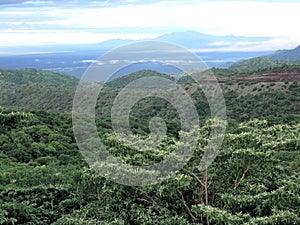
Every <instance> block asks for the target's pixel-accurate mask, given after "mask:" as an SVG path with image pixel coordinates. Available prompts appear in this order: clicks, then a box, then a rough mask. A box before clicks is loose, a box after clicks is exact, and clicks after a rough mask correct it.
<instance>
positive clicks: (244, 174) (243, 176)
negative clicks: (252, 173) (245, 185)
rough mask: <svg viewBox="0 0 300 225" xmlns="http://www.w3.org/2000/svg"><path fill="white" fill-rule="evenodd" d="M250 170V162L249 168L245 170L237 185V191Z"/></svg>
mask: <svg viewBox="0 0 300 225" xmlns="http://www.w3.org/2000/svg"><path fill="white" fill-rule="evenodd" d="M249 169H250V162H249V163H248V165H247V167H246V168H245V170H244V172H243V174H242V176H241V179H240V180H239V181H238V182H237V183H236V184H235V186H234V190H236V189H237V188H238V187H239V186H240V184H241V182H242V180H243V179H244V178H245V176H246V173H247V172H248V170H249Z"/></svg>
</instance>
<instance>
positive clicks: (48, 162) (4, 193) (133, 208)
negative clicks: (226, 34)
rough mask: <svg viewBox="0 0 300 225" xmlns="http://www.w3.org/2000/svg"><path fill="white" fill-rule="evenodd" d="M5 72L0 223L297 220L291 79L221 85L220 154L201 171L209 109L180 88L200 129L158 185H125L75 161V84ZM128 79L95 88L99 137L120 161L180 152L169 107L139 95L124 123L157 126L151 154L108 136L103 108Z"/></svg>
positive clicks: (299, 146)
mask: <svg viewBox="0 0 300 225" xmlns="http://www.w3.org/2000/svg"><path fill="white" fill-rule="evenodd" d="M25 71H28V70H25ZM7 73H8V72H7V71H5V70H3V71H2V78H0V85H2V86H1V90H0V92H1V103H0V105H2V106H4V107H5V108H3V107H1V108H0V162H1V163H0V167H1V169H0V171H1V173H0V196H1V197H0V224H28V225H29V224H54V225H56V224H69V225H73V224H78V225H79V224H107V225H111V224H120V225H121V224H134V225H135V224H136V225H140V224H144V225H146V224H149V225H150V224H151V225H152V224H162V225H167V224H168V225H173V224H178V225H181V224H186V225H189V224H190V225H196V224H199V225H200V224H220V225H221V224H229V225H231V224H236V225H239V224H249V225H250V224H270V225H273V224H278V225H279V224H286V225H291V224H295V225H297V224H299V223H300V210H299V209H300V185H299V183H300V182H299V175H300V154H299V150H300V141H299V140H300V115H299V111H300V101H299V100H300V99H299V98H300V96H299V83H298V82H297V80H293V81H286V80H280V81H278V82H266V81H261V82H257V81H256V82H250V81H248V80H243V81H239V82H234V81H232V80H231V81H230V80H228V81H226V82H224V83H221V87H222V89H223V92H224V97H225V100H226V106H227V114H228V121H227V123H228V125H227V130H226V134H225V139H224V142H223V145H222V147H221V150H220V154H219V155H218V156H217V158H216V159H215V160H214V162H213V163H212V165H211V166H210V167H208V169H207V170H205V171H200V170H199V168H198V167H199V164H200V160H201V158H202V156H203V153H204V147H205V146H206V144H207V142H208V139H209V134H210V129H211V127H210V126H211V124H212V121H211V119H210V118H209V116H208V115H209V107H208V103H207V101H206V99H205V96H204V94H203V93H202V92H201V90H199V89H198V88H195V87H196V86H195V84H193V83H192V82H183V83H182V86H183V88H184V89H185V90H186V91H187V92H188V93H189V94H190V95H191V97H192V98H193V100H194V102H195V105H196V108H197V109H198V114H199V118H200V123H201V126H200V130H197V131H196V132H197V133H198V137H199V138H198V140H197V147H196V150H195V152H194V154H193V157H192V159H191V160H190V161H189V162H188V164H187V165H186V166H185V167H184V168H183V169H182V170H180V171H179V172H177V173H176V175H174V176H172V177H170V178H168V179H166V180H164V181H162V182H161V183H158V184H153V185H148V186H143V187H131V186H125V185H121V184H116V183H114V182H112V181H110V180H108V179H105V178H103V177H102V176H101V174H98V173H96V172H95V171H94V170H92V169H91V168H90V167H89V165H88V164H87V163H86V162H85V160H84V158H83V157H82V155H81V154H80V151H79V149H78V147H77V144H76V142H75V138H74V134H73V128H72V116H71V112H70V111H71V108H70V107H71V106H72V101H71V99H72V97H73V94H74V91H75V87H76V84H77V83H76V82H73V81H71V80H72V78H70V82H69V81H66V80H63V81H60V82H59V83H55V82H52V81H50V83H48V82H49V79H50V78H48V77H47V76H44V77H43V79H42V80H43V81H41V82H36V83H35V82H27V81H26V79H25V80H24V82H23V83H18V78H16V79H15V78H14V79H12V78H11V79H10V80H9V81H8V78H5V79H3V77H4V76H6V75H7ZM9 73H13V72H12V71H9ZM18 73H20V74H22V72H18ZM30 73H31V72H30ZM34 73H43V72H39V71H36V72H34ZM46 73H48V72H46ZM3 74H4V76H3ZM5 74H6V75H5ZM154 75H157V74H154ZM30 79H31V78H30ZM30 79H29V80H30ZM51 79H52V78H51ZM51 79H50V80H51ZM53 79H54V78H53ZM65 79H67V80H68V79H69V77H65ZM130 81H132V77H129V78H128V77H127V78H126V77H124V79H122V78H119V80H118V82H116V81H115V83H111V85H110V86H109V85H107V86H106V87H105V88H104V89H103V92H102V93H101V94H102V95H101V96H100V97H99V99H98V106H97V108H96V113H97V118H96V124H97V128H98V134H99V137H100V138H101V139H102V140H103V142H105V144H106V146H108V150H109V152H110V153H111V154H113V155H114V156H116V157H117V158H118V159H119V160H120V161H121V162H124V163H127V164H131V165H144V164H150V163H155V162H159V161H160V160H162V159H163V158H164V157H165V156H167V155H168V154H170V153H171V152H172V151H173V149H174V148H175V147H176V146H177V145H180V142H179V141H178V139H177V132H178V131H179V130H180V123H179V121H178V120H179V118H178V115H177V114H176V111H175V109H174V108H173V107H172V105H170V104H168V103H167V102H165V101H162V100H161V99H155V98H147V99H145V101H143V102H139V103H138V104H136V106H135V107H134V108H133V111H132V114H131V115H130V125H131V127H132V129H133V132H134V134H136V135H138V136H140V137H145V135H147V134H148V133H149V128H148V122H147V121H148V120H149V118H151V117H153V116H160V117H162V118H164V119H165V121H166V124H167V127H168V137H167V138H165V139H164V140H163V142H162V143H161V145H159V146H158V147H154V148H153V149H151V151H146V152H138V153H137V152H135V151H132V150H131V149H130V148H128V147H126V146H124V145H123V144H122V143H121V142H119V141H118V140H117V138H116V137H115V135H114V134H113V132H112V130H111V124H110V117H109V115H110V107H111V104H112V103H113V99H114V97H115V96H116V95H117V94H118V88H120V87H123V86H124V85H125V84H126V82H130ZM65 82H66V85H64V84H65ZM77 82H78V81H77ZM2 87H6V88H2ZM26 87H27V89H26ZM58 87H59V88H60V89H59V90H58ZM30 90H31V91H32V92H30ZM35 91H36V92H35ZM42 93H44V95H42ZM54 95H56V99H55V101H50V100H51V99H52V100H53V96H54ZM33 96H36V97H35V98H34V97H33ZM42 96H44V97H42ZM11 100H14V101H11ZM33 101H35V102H33ZM30 102H31V104H29V103H30ZM65 104H66V105H65ZM151 106H155V110H154V109H152V108H151ZM220 125H221V124H220ZM187 135H188V134H187ZM91 141H93V140H91ZM119 172H120V171H119Z"/></svg>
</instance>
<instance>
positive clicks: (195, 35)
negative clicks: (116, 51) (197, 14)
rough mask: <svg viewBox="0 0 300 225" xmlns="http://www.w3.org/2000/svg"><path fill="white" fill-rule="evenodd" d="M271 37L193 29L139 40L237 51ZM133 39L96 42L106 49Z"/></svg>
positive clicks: (194, 48) (193, 48)
mask: <svg viewBox="0 0 300 225" xmlns="http://www.w3.org/2000/svg"><path fill="white" fill-rule="evenodd" d="M272 39H273V37H243V36H233V35H228V36H217V35H209V34H203V33H199V32H195V31H186V32H173V33H168V34H164V35H162V36H159V37H157V38H153V39H143V40H140V41H149V40H151V41H164V42H170V43H173V44H177V45H180V46H182V47H185V48H187V49H189V50H193V51H196V52H201V51H207V50H210V51H214V50H218V51H222V48H224V49H223V51H228V48H230V47H234V48H235V50H234V51H237V48H238V47H241V46H245V43H247V45H249V46H250V45H255V44H257V43H261V42H266V41H270V40H272ZM134 42H136V41H134V40H123V39H114V40H109V41H104V42H101V43H99V44H98V46H97V47H98V48H100V49H104V50H108V49H112V48H115V47H118V46H122V45H125V44H130V43H134Z"/></svg>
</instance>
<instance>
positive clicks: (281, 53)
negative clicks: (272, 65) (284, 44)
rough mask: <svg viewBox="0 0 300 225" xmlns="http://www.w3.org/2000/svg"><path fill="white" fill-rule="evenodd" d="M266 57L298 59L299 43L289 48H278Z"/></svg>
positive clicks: (299, 54)
mask: <svg viewBox="0 0 300 225" xmlns="http://www.w3.org/2000/svg"><path fill="white" fill-rule="evenodd" d="M267 58H269V59H274V60H300V45H299V46H298V47H297V48H295V49H291V50H278V51H276V52H274V53H273V54H271V55H268V56H267Z"/></svg>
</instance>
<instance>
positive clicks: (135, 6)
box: [0, 0, 300, 50]
mask: <svg viewBox="0 0 300 225" xmlns="http://www.w3.org/2000/svg"><path fill="white" fill-rule="evenodd" d="M299 11H300V0H298V1H293V0H248V1H238V0H231V1H225V0H167V1H158V0H112V1H102V0H100V1H99V0H98V1H96V0H0V31H1V35H0V46H30V45H54V44H79V43H99V42H102V41H105V40H109V39H134V40H139V39H144V38H155V37H157V36H159V35H162V34H165V33H171V32H178V31H188V30H193V31H197V32H201V33H206V34H212V35H237V36H249V37H265V36H268V37H274V39H273V40H272V41H271V42H270V43H267V45H266V46H265V47H263V46H261V48H265V49H261V50H269V49H281V48H294V47H296V46H298V45H299V44H300V32H299V30H298V25H297V23H298V21H300V13H299Z"/></svg>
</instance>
